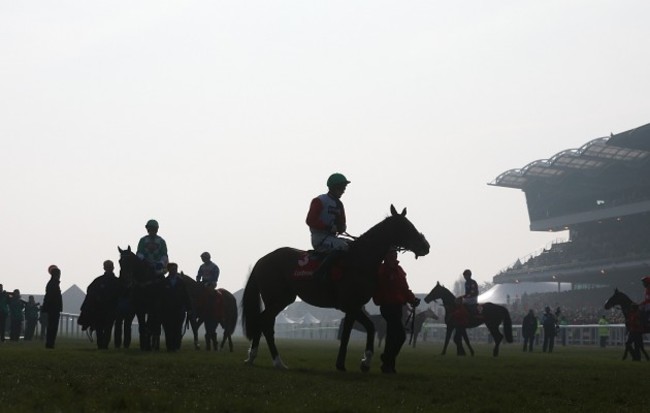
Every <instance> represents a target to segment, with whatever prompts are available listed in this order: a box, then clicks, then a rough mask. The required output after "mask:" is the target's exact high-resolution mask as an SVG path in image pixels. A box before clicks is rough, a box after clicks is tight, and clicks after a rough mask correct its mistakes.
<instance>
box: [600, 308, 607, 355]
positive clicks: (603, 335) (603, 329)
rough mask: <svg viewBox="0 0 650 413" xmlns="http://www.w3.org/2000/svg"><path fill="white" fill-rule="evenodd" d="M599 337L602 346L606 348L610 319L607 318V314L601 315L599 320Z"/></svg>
mask: <svg viewBox="0 0 650 413" xmlns="http://www.w3.org/2000/svg"><path fill="white" fill-rule="evenodd" d="M598 325H599V327H598V337H599V338H600V347H602V348H605V347H606V346H607V340H608V339H609V321H607V319H606V318H605V314H603V315H601V316H600V320H598Z"/></svg>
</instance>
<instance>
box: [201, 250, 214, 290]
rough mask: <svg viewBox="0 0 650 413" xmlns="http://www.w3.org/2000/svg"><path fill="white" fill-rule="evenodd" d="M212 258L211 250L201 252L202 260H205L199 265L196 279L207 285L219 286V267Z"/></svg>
mask: <svg viewBox="0 0 650 413" xmlns="http://www.w3.org/2000/svg"><path fill="white" fill-rule="evenodd" d="M210 258H211V257H210V253H209V252H204V253H203V254H201V261H203V264H201V266H200V267H199V272H198V274H197V275H196V281H197V282H200V283H203V285H205V286H206V287H211V288H217V282H218V281H219V267H218V266H217V264H215V263H214V262H212V261H211V260H210Z"/></svg>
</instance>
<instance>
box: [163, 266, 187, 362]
mask: <svg viewBox="0 0 650 413" xmlns="http://www.w3.org/2000/svg"><path fill="white" fill-rule="evenodd" d="M167 270H168V271H169V274H168V275H167V278H165V283H164V284H163V292H162V302H163V303H165V304H164V306H163V307H162V312H163V313H162V326H163V329H164V330H165V347H166V348H167V351H178V350H180V348H181V340H182V338H183V320H185V313H186V311H187V310H188V309H189V308H190V305H191V304H190V297H189V295H188V294H187V290H186V289H185V285H184V284H183V280H181V277H180V276H179V275H178V265H176V264H175V263H173V262H170V263H169V265H167Z"/></svg>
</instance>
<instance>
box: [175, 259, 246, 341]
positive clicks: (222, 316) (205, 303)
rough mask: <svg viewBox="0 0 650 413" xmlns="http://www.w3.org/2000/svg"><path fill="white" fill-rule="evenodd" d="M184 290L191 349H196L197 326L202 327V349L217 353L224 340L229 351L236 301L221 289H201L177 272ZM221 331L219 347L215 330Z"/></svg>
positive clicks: (194, 281)
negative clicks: (187, 301)
mask: <svg viewBox="0 0 650 413" xmlns="http://www.w3.org/2000/svg"><path fill="white" fill-rule="evenodd" d="M180 276H181V280H183V285H184V286H185V290H186V291H187V293H188V295H189V296H190V301H191V303H192V310H191V311H189V312H188V314H187V317H188V321H189V323H190V325H191V327H192V333H193V335H194V348H196V349H197V350H198V349H199V327H200V326H201V324H204V325H205V346H206V347H205V348H206V350H210V349H213V350H214V351H217V350H218V349H219V348H221V349H223V346H224V345H225V344H226V340H227V341H228V347H229V349H230V351H231V352H232V351H233V345H232V335H233V333H234V332H235V327H236V326H237V318H238V313H237V299H236V298H235V296H234V295H232V294H231V293H230V292H229V291H228V290H226V289H224V288H218V289H216V290H215V289H214V288H212V287H208V286H205V285H203V284H201V283H199V282H197V281H196V280H194V279H193V278H192V277H190V276H188V275H186V274H184V273H182V272H181V273H180ZM218 326H221V327H222V328H223V339H222V340H221V346H219V345H218V341H217V327H218Z"/></svg>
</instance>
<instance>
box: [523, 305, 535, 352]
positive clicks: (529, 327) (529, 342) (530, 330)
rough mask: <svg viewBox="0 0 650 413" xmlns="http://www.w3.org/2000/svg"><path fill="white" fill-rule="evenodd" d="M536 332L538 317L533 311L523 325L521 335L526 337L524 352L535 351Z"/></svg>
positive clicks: (525, 318) (527, 315)
mask: <svg viewBox="0 0 650 413" xmlns="http://www.w3.org/2000/svg"><path fill="white" fill-rule="evenodd" d="M536 331H537V317H535V312H534V311H533V310H529V311H528V314H526V316H525V317H524V320H523V321H522V323H521V335H522V336H523V337H524V351H529V352H532V351H533V341H535V332H536Z"/></svg>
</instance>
